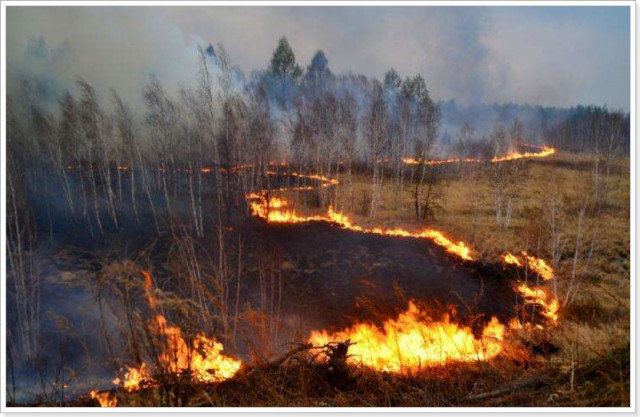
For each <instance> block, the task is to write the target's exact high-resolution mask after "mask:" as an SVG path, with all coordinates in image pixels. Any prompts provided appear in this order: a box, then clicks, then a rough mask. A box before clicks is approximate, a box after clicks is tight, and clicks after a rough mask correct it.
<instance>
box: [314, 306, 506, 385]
mask: <svg viewBox="0 0 640 417" xmlns="http://www.w3.org/2000/svg"><path fill="white" fill-rule="evenodd" d="M504 333H505V326H504V325H502V324H501V323H500V322H499V321H498V319H497V318H495V317H493V318H492V319H491V321H490V322H489V323H488V324H487V326H486V327H485V328H484V330H483V331H482V334H481V336H480V337H476V336H475V335H474V334H473V332H472V331H471V329H470V328H468V327H464V326H460V325H458V324H456V323H452V322H451V321H450V318H449V316H448V315H444V316H443V318H442V320H440V321H435V320H432V319H431V318H430V317H429V316H427V315H426V314H425V313H424V312H422V311H420V309H419V308H418V307H417V306H416V305H415V303H413V302H411V301H410V302H409V306H408V308H407V310H406V311H404V312H402V313H401V314H400V315H399V316H398V317H397V318H396V319H389V320H387V321H385V322H384V323H383V325H382V328H378V327H376V326H375V325H373V324H369V323H359V324H356V325H354V326H353V327H351V328H348V329H345V330H341V331H338V332H335V333H329V332H327V331H324V330H323V331H314V332H312V333H311V336H310V337H309V339H308V342H309V343H311V344H313V345H314V346H324V345H326V344H328V343H329V342H331V341H347V340H350V341H352V342H354V344H353V345H352V346H350V348H349V353H350V355H349V356H348V358H347V363H351V364H362V365H364V366H366V367H368V368H370V369H374V370H378V371H385V372H393V373H412V372H418V371H420V370H421V369H424V368H428V367H434V366H441V365H445V364H447V363H451V362H475V361H487V360H489V359H491V358H494V357H495V356H497V355H498V354H499V353H500V352H501V351H502V350H503V339H504Z"/></svg>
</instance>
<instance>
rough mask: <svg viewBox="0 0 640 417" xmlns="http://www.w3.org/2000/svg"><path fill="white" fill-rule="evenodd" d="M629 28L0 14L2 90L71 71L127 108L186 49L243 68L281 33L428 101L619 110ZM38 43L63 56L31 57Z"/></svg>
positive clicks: (619, 18)
mask: <svg viewBox="0 0 640 417" xmlns="http://www.w3.org/2000/svg"><path fill="white" fill-rule="evenodd" d="M629 30H630V29H629V9H628V8H627V7H617V8H616V7H607V8H603V7H594V8H588V7H581V8H577V7H573V8H555V7H549V8H544V7H538V8H531V7H521V8H514V7H482V8H480V7H468V8H467V7H464V8H462V7H366V8H363V7H165V8H160V7H9V8H7V60H8V70H9V88H10V92H11V91H12V90H13V91H15V86H16V85H19V79H20V76H21V75H25V74H31V73H35V74H36V75H42V73H43V71H44V72H45V73H46V75H47V77H48V78H49V85H50V86H51V88H52V89H53V90H56V89H64V88H68V86H69V83H70V82H71V81H72V80H73V79H74V78H75V77H76V76H82V77H84V78H86V79H87V81H89V82H90V83H91V84H93V85H95V86H96V87H97V88H98V91H99V92H102V93H103V94H106V93H108V89H109V88H115V89H116V90H117V91H118V93H119V94H120V95H121V96H122V97H123V98H124V99H125V100H127V101H129V102H131V103H132V104H133V105H134V107H135V105H136V104H138V103H141V101H142V99H141V90H142V85H143V84H144V83H146V82H147V81H148V79H149V76H150V75H151V74H153V75H155V76H157V77H158V78H159V79H160V81H161V82H162V83H163V84H165V85H166V86H168V87H169V88H176V87H177V86H179V85H181V84H188V83H190V82H192V80H193V79H194V78H195V74H196V71H197V53H196V46H197V45H208V44H209V43H213V44H214V45H216V44H217V43H222V44H224V45H225V47H226V48H227V50H228V52H229V54H230V56H231V58H232V60H233V62H234V63H237V64H238V65H239V66H240V67H241V68H242V69H243V70H244V71H246V72H250V71H252V70H256V69H257V70H260V69H265V68H266V66H267V63H268V61H269V58H270V56H271V54H272V52H273V50H274V48H275V45H276V43H277V40H278V38H279V37H281V36H283V35H286V36H288V37H289V40H290V42H291V44H292V47H293V49H294V52H295V53H296V58H297V60H298V62H299V63H301V65H302V66H303V67H305V66H306V65H307V63H308V62H310V60H311V58H312V56H313V54H314V53H315V51H316V50H318V49H323V50H324V52H325V53H326V55H327V57H328V59H329V67H330V68H331V70H332V71H333V73H336V74H340V73H343V74H344V73H349V72H352V73H361V74H364V75H366V76H368V77H377V78H381V77H382V75H383V74H384V72H385V71H386V70H388V69H389V68H391V67H393V68H396V70H398V72H399V73H400V74H402V75H403V76H408V75H413V74H416V73H421V74H422V75H423V76H424V77H425V79H426V81H427V86H428V88H429V91H430V93H431V95H432V96H433V97H434V98H435V99H437V100H449V99H455V100H457V101H458V102H460V103H462V104H464V105H469V104H479V103H493V102H516V103H529V104H542V105H547V106H571V105H576V104H594V105H607V106H609V107H610V108H622V109H623V110H628V109H629V104H630V99H629V42H630V40H629ZM40 36H42V39H43V43H44V44H45V45H46V46H47V47H48V48H53V50H54V51H55V50H57V48H60V47H61V45H65V46H64V47H63V49H64V50H66V51H68V53H69V54H68V59H67V58H65V60H58V61H57V64H56V65H52V64H51V62H49V63H48V64H47V65H43V63H42V61H37V60H36V61H34V60H33V59H31V58H33V53H32V52H33V50H32V49H30V48H29V42H30V40H31V39H36V40H37V41H36V42H37V43H40V41H39V40H38V39H39V37H40ZM25 51H27V52H26V53H25ZM65 56H66V55H65ZM63 62H64V65H63V64H62V63H63ZM54 80H55V82H56V83H57V84H55V85H54V83H53V81H54Z"/></svg>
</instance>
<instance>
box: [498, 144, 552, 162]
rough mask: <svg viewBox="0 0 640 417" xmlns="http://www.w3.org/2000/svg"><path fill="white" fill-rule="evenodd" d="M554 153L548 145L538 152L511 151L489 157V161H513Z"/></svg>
mask: <svg viewBox="0 0 640 417" xmlns="http://www.w3.org/2000/svg"><path fill="white" fill-rule="evenodd" d="M554 153H556V150H555V149H554V148H549V147H548V146H542V148H541V150H540V152H523V153H520V152H512V153H510V154H508V155H505V156H494V157H493V158H492V159H491V162H504V161H513V160H516V159H523V158H545V157H547V156H549V155H553V154H554Z"/></svg>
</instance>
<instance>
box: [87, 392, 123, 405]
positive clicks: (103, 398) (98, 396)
mask: <svg viewBox="0 0 640 417" xmlns="http://www.w3.org/2000/svg"><path fill="white" fill-rule="evenodd" d="M91 398H93V399H94V400H96V401H98V403H99V404H100V407H116V406H117V405H118V399H117V398H116V397H113V398H112V397H111V395H109V392H106V391H105V392H98V391H96V390H93V391H91Z"/></svg>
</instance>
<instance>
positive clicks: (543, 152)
mask: <svg viewBox="0 0 640 417" xmlns="http://www.w3.org/2000/svg"><path fill="white" fill-rule="evenodd" d="M525 146H529V147H532V148H536V149H539V151H538V152H523V153H520V152H512V153H509V154H507V155H503V156H494V157H493V158H491V162H493V163H495V162H504V161H513V160H516V159H523V158H545V157H547V156H549V155H553V154H554V153H556V150H555V149H554V148H550V147H548V146H537V145H528V144H527V145H525ZM402 162H404V163H405V164H407V165H420V164H423V165H443V164H453V163H473V162H482V159H479V158H449V159H427V160H424V159H422V158H417V159H416V158H411V157H404V158H402Z"/></svg>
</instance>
